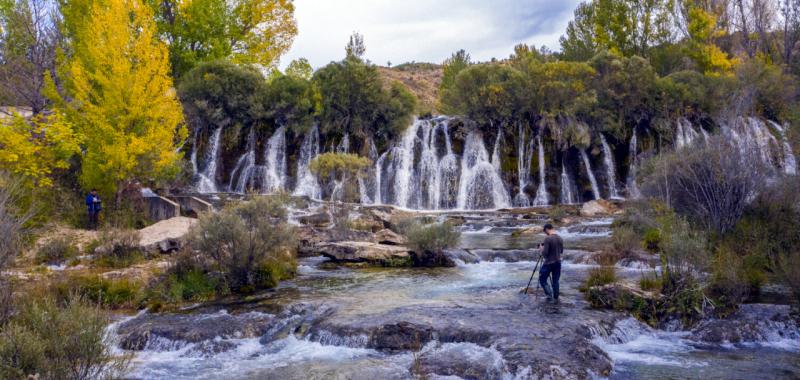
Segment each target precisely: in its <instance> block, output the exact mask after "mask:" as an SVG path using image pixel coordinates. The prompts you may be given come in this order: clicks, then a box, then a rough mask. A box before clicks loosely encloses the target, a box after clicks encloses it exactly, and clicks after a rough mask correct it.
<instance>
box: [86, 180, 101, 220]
mask: <svg viewBox="0 0 800 380" xmlns="http://www.w3.org/2000/svg"><path fill="white" fill-rule="evenodd" d="M102 209H103V207H102V202H101V201H100V196H99V195H97V190H95V189H92V191H91V192H89V194H88V195H86V211H87V213H88V214H89V226H88V228H89V229H90V230H96V229H97V223H98V220H99V218H100V210H102Z"/></svg>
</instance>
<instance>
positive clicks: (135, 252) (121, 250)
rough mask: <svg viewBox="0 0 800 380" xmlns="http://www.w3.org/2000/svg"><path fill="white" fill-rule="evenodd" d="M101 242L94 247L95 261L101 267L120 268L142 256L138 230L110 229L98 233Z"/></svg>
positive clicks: (139, 259) (140, 258)
mask: <svg viewBox="0 0 800 380" xmlns="http://www.w3.org/2000/svg"><path fill="white" fill-rule="evenodd" d="M100 241H102V244H101V245H100V246H99V247H97V248H95V250H94V253H95V255H96V257H95V263H96V264H98V265H99V266H103V267H111V268H122V267H127V266H130V265H132V264H134V263H136V262H138V261H141V260H142V258H143V255H142V252H141V250H140V249H139V232H138V231H135V230H122V229H110V230H104V231H103V232H102V233H101V235H100Z"/></svg>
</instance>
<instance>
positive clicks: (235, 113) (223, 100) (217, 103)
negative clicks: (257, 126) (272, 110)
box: [178, 61, 267, 134]
mask: <svg viewBox="0 0 800 380" xmlns="http://www.w3.org/2000/svg"><path fill="white" fill-rule="evenodd" d="M178 95H179V96H180V99H181V102H182V103H183V107H184V112H185V114H186V121H187V122H188V123H189V126H190V127H191V129H192V130H193V131H194V133H195V134H196V133H200V132H203V133H209V132H210V131H211V130H213V129H216V128H227V127H230V126H233V125H242V126H251V125H253V124H254V123H256V122H259V121H262V120H263V118H264V117H265V112H266V110H265V108H264V107H265V106H266V104H267V103H266V102H265V100H264V98H265V97H266V96H267V82H266V80H265V79H264V77H263V76H262V75H261V73H260V72H259V71H258V70H257V69H255V68H253V67H249V66H240V65H235V64H233V63H230V62H226V61H213V62H205V63H201V64H199V65H197V66H196V67H195V68H193V69H192V70H190V71H189V72H188V73H186V75H184V77H183V79H182V80H181V83H180V85H179V86H178Z"/></svg>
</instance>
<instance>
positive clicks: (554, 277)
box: [539, 223, 564, 304]
mask: <svg viewBox="0 0 800 380" xmlns="http://www.w3.org/2000/svg"><path fill="white" fill-rule="evenodd" d="M544 233H545V235H547V237H546V238H545V239H544V243H542V244H541V245H540V247H541V251H542V257H543V258H544V265H542V269H541V270H540V271H539V284H540V285H542V289H544V293H545V294H547V301H548V302H551V303H554V304H558V280H559V278H560V277H561V253H563V252H564V241H563V240H561V236H558V234H556V229H555V228H554V227H553V225H552V224H550V223H548V224H545V225H544ZM548 277H550V283H551V284H552V287H551V286H550V285H549V284H548V283H547V278H548Z"/></svg>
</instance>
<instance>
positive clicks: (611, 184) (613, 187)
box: [600, 134, 621, 199]
mask: <svg viewBox="0 0 800 380" xmlns="http://www.w3.org/2000/svg"><path fill="white" fill-rule="evenodd" d="M600 143H601V144H602V145H603V163H604V164H605V167H606V179H608V193H609V197H610V198H612V199H615V198H616V199H619V198H621V197H620V196H619V192H618V191H617V170H616V168H615V167H614V153H613V152H611V147H609V146H608V142H606V138H605V137H604V136H603V135H602V134H600Z"/></svg>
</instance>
